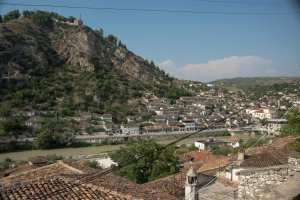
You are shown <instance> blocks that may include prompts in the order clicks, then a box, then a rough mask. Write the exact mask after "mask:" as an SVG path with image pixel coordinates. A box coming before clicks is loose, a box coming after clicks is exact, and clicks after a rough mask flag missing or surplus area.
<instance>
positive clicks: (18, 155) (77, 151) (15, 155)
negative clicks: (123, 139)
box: [0, 136, 249, 162]
mask: <svg viewBox="0 0 300 200" xmlns="http://www.w3.org/2000/svg"><path fill="white" fill-rule="evenodd" d="M245 137H249V136H243V138H245ZM218 138H222V139H224V138H229V137H218ZM203 139H207V138H203V137H201V138H188V139H185V140H182V141H180V142H179V143H178V144H193V143H194V142H195V141H197V140H203ZM173 141H174V140H164V141H159V142H158V143H159V144H164V145H165V144H168V143H170V142H173ZM121 146H124V145H103V146H90V147H79V148H61V149H52V150H30V151H22V152H11V153H3V154H0V162H2V161H3V160H4V159H5V158H10V159H12V160H27V159H28V158H30V157H34V156H46V155H51V154H56V155H61V156H63V157H69V156H78V155H89V154H101V153H105V152H110V151H115V150H118V149H119V148H120V147H121Z"/></svg>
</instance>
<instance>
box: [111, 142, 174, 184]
mask: <svg viewBox="0 0 300 200" xmlns="http://www.w3.org/2000/svg"><path fill="white" fill-rule="evenodd" d="M160 149H161V146H160V145H159V144H157V143H155V142H153V141H139V142H136V143H131V144H127V146H126V147H125V148H123V147H122V148H121V149H120V150H118V151H116V152H114V153H112V154H111V157H112V159H113V160H114V161H115V162H117V163H118V164H119V165H120V166H123V167H121V169H120V170H118V171H117V174H118V175H120V176H122V177H125V178H127V179H129V180H131V181H134V182H136V183H146V182H148V181H151V180H155V179H157V178H161V177H163V176H167V175H171V174H174V173H176V172H177V171H178V167H177V158H176V157H174V155H173V152H174V147H170V148H167V149H166V150H163V151H162V152H160Z"/></svg>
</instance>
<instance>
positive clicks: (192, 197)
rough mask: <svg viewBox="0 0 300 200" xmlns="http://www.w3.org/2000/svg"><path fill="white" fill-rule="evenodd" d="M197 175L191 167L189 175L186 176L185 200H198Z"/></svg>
mask: <svg viewBox="0 0 300 200" xmlns="http://www.w3.org/2000/svg"><path fill="white" fill-rule="evenodd" d="M197 184H198V181H197V173H196V172H195V170H194V168H193V167H191V168H190V170H189V171H188V173H187V174H186V180H185V198H184V200H197V199H198V193H197Z"/></svg>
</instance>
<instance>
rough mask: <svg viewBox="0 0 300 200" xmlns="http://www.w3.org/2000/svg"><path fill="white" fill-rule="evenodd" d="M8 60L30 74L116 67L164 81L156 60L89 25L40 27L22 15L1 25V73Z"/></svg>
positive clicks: (128, 74)
mask: <svg viewBox="0 0 300 200" xmlns="http://www.w3.org/2000/svg"><path fill="white" fill-rule="evenodd" d="M9 62H14V63H16V64H18V65H20V66H21V67H22V69H23V70H22V71H21V73H24V74H25V73H28V74H30V73H31V71H34V70H35V69H37V68H43V67H46V66H51V67H60V66H62V65H67V66H68V67H71V68H74V69H76V70H82V71H89V72H91V71H96V70H101V68H106V69H110V70H112V69H114V70H118V71H119V72H121V73H123V74H124V75H125V76H126V77H128V78H132V79H139V80H142V81H148V82H152V81H157V82H159V81H161V80H163V79H164V78H165V75H164V72H163V71H161V70H159V69H158V68H157V67H156V66H155V65H154V64H153V63H152V64H150V63H149V62H148V61H146V60H144V59H143V58H141V57H139V56H137V55H135V54H133V53H132V52H130V51H128V50H127V48H126V47H125V46H124V45H116V44H114V43H111V42H110V41H109V40H108V39H107V38H104V37H103V36H102V35H99V34H97V33H96V32H94V31H93V30H92V29H90V28H89V27H86V26H74V25H73V26H72V25H68V24H64V23H60V22H54V21H53V24H52V25H51V26H50V27H49V26H48V27H45V26H39V25H37V24H35V23H34V22H32V21H31V20H30V19H26V18H21V19H16V20H11V21H8V22H6V23H2V24H0V72H1V73H6V72H7V70H8V68H9V66H8V63H9Z"/></svg>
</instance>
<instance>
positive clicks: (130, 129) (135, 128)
mask: <svg viewBox="0 0 300 200" xmlns="http://www.w3.org/2000/svg"><path fill="white" fill-rule="evenodd" d="M140 127H141V125H140V124H123V125H121V130H122V133H123V134H126V135H129V134H140Z"/></svg>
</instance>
